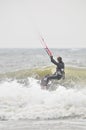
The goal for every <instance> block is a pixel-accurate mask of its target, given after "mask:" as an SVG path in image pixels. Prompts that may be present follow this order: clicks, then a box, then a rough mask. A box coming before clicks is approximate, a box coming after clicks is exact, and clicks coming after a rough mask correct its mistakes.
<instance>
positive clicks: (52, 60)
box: [50, 56, 58, 66]
mask: <svg viewBox="0 0 86 130" xmlns="http://www.w3.org/2000/svg"><path fill="white" fill-rule="evenodd" d="M50 59H51V62H52V63H54V64H55V65H57V66H58V63H57V62H56V61H55V60H54V59H53V56H50Z"/></svg>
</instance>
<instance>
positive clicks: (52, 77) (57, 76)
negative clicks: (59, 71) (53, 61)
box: [47, 75, 62, 83]
mask: <svg viewBox="0 0 86 130" xmlns="http://www.w3.org/2000/svg"><path fill="white" fill-rule="evenodd" d="M61 77H62V76H61V75H51V76H48V77H47V83H48V82H49V80H52V79H57V80H60V79H61Z"/></svg>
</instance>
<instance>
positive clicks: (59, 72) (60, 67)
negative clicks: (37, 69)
mask: <svg viewBox="0 0 86 130" xmlns="http://www.w3.org/2000/svg"><path fill="white" fill-rule="evenodd" d="M50 59H51V62H52V63H53V64H55V65H56V72H55V73H54V74H52V75H46V76H45V77H44V79H43V80H45V82H44V84H43V82H41V84H43V85H44V86H47V85H48V82H49V81H50V80H52V79H57V80H60V79H61V78H63V79H64V78H65V71H64V69H65V65H64V62H63V61H62V57H60V56H59V57H57V61H56V60H55V59H54V58H53V56H52V55H50Z"/></svg>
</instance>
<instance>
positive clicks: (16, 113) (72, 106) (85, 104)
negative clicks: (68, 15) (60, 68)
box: [0, 48, 86, 130]
mask: <svg viewBox="0 0 86 130" xmlns="http://www.w3.org/2000/svg"><path fill="white" fill-rule="evenodd" d="M51 51H52V53H53V56H54V58H55V59H56V57H57V56H61V57H62V58H63V61H64V63H65V67H69V70H68V72H67V73H66V75H68V76H69V75H70V77H69V78H70V79H69V78H68V76H67V78H66V79H65V81H64V84H62V83H61V84H60V83H59V84H56V83H55V84H53V85H54V87H56V89H55V90H51V91H49V90H46V89H44V90H43V89H41V86H40V83H39V82H40V78H36V77H35V75H34V73H33V74H32V75H27V73H30V72H34V71H33V70H34V69H39V70H40V73H41V71H43V70H44V68H46V67H50V66H52V63H51V62H50V58H49V56H48V55H47V53H46V52H45V50H44V49H25V48H24V49H17V48H12V49H6V48H4V49H0V130H57V129H58V130H73V129H75V130H86V84H85V83H86V48H81V49H80V48H68V49H64V48H63V49H52V48H51ZM71 67H72V68H73V69H74V70H73V73H72V69H71ZM28 71H29V72H28ZM21 72H22V73H21ZM25 72H26V73H25ZM76 72H77V74H76ZM9 75H10V76H9ZM16 75H18V76H20V78H19V79H18V78H16ZM22 76H23V78H22ZM20 80H21V81H20ZM82 82H84V84H82ZM65 84H66V85H65ZM71 84H72V85H71ZM53 85H52V87H53ZM71 86H72V87H71Z"/></svg>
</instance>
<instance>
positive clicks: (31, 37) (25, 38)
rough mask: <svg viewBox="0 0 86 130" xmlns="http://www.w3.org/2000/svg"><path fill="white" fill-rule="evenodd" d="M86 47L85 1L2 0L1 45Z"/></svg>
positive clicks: (0, 3) (0, 5)
mask: <svg viewBox="0 0 86 130" xmlns="http://www.w3.org/2000/svg"><path fill="white" fill-rule="evenodd" d="M39 33H40V34H41V35H42V36H43V37H44V39H45V41H46V43H47V45H48V46H49V47H53V48H78V47H85V48H86V0H0V48H2V47H5V48H6V47H8V48H13V47H16V48H20V47H22V48H36V47H41V44H40V36H39Z"/></svg>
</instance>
